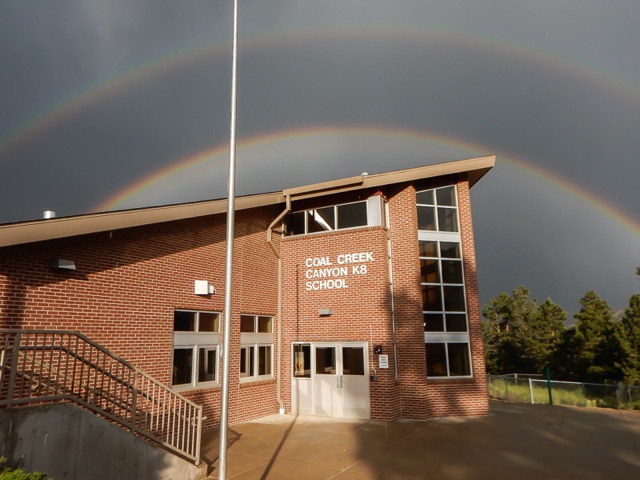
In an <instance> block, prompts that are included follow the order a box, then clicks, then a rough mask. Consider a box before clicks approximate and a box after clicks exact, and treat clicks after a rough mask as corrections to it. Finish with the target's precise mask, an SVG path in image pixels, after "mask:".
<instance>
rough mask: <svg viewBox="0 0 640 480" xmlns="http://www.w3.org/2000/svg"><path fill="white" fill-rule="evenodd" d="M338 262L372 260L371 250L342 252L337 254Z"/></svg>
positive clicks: (341, 263)
mask: <svg viewBox="0 0 640 480" xmlns="http://www.w3.org/2000/svg"><path fill="white" fill-rule="evenodd" d="M337 261H338V264H340V265H343V264H345V263H365V262H373V252H359V253H343V254H342V255H338V258H337Z"/></svg>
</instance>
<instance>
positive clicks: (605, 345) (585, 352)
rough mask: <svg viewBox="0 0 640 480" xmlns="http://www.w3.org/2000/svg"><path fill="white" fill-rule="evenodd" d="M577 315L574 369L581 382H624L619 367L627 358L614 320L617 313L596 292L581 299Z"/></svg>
mask: <svg viewBox="0 0 640 480" xmlns="http://www.w3.org/2000/svg"><path fill="white" fill-rule="evenodd" d="M580 305H581V309H580V311H579V312H578V313H576V315H575V318H576V325H575V338H574V339H573V341H574V345H573V348H574V349H576V348H577V349H578V350H579V352H580V355H579V357H578V358H574V359H573V360H574V362H575V363H574V365H573V367H574V370H575V372H576V373H577V374H578V376H579V377H580V379H581V381H586V382H594V383H604V382H607V381H610V382H618V381H621V380H622V372H621V369H620V368H619V365H620V361H621V358H622V355H623V352H622V343H623V339H622V338H621V335H620V333H621V332H620V329H619V327H618V326H617V325H616V322H615V320H614V315H613V310H612V309H611V307H610V306H609V305H608V304H607V302H606V301H604V300H603V299H601V298H600V297H599V296H598V295H597V294H596V293H595V292H592V291H589V292H587V293H586V294H585V296H584V297H582V299H581V300H580Z"/></svg>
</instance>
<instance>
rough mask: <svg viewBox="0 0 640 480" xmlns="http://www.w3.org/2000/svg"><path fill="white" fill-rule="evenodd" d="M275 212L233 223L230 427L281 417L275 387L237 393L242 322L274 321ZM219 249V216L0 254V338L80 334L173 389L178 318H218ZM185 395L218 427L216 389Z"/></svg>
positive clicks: (221, 252) (240, 215)
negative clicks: (201, 313)
mask: <svg viewBox="0 0 640 480" xmlns="http://www.w3.org/2000/svg"><path fill="white" fill-rule="evenodd" d="M278 212H279V209H278V208H275V209H274V208H264V209H256V210H252V211H251V212H246V211H241V212H237V214H236V220H237V222H236V238H237V239H236V243H235V255H234V275H235V281H234V292H233V312H232V313H233V316H232V322H233V323H232V337H231V347H232V348H231V351H230V355H231V368H230V372H231V374H230V382H231V383H230V385H231V389H230V405H231V407H232V410H231V411H232V414H231V415H230V421H231V422H239V421H242V420H246V419H249V418H255V417H259V416H263V415H266V414H270V413H274V412H277V402H276V400H275V397H276V394H275V381H269V382H266V383H265V382H261V384H260V385H259V386H258V385H253V384H251V385H249V384H243V385H241V386H238V368H239V367H238V361H239V352H240V350H239V343H240V333H239V316H240V314H241V313H252V314H264V315H274V316H275V315H276V312H277V301H276V299H277V282H276V279H277V277H276V257H275V255H274V253H273V251H272V250H271V248H270V247H269V245H268V243H267V241H266V229H267V227H268V225H269V223H270V222H271V221H272V219H273V218H275V216H276V215H277V214H278ZM224 240H225V216H224V215H217V216H214V217H205V218H200V219H191V220H183V221H176V222H171V223H164V224H157V225H151V226H144V227H138V228H130V229H124V230H118V231H114V232H104V233H96V234H91V235H85V236H78V237H72V238H68V239H59V240H52V241H46V242H39V243H34V244H28V245H22V246H14V247H8V248H3V249H0V328H50V329H70V330H79V331H80V332H81V333H83V334H85V335H87V336H88V337H89V338H91V339H92V340H94V341H96V342H98V343H99V344H101V345H103V346H105V347H107V348H108V349H109V350H111V351H112V352H113V353H115V354H116V355H119V356H121V357H123V358H124V359H125V360H128V361H130V362H131V363H133V364H134V365H136V366H138V367H139V368H141V369H142V370H143V371H145V372H147V373H148V374H150V375H152V376H153V377H154V378H156V379H158V380H159V381H161V382H163V383H165V384H170V382H171V359H172V347H173V312H174V310H175V309H176V308H184V309H196V310H197V309H200V310H214V311H219V312H222V308H223V303H224V302H223V299H224V265H225V261H224V259H225V241H224ZM53 258H62V259H66V260H73V261H75V264H76V268H77V269H76V270H75V271H54V270H52V269H51V268H50V267H49V261H50V260H51V259H53ZM194 280H208V281H209V283H210V284H212V285H214V286H215V288H216V290H217V292H216V294H215V295H212V296H210V297H200V296H197V295H194V293H193V288H194ZM221 328H222V327H221ZM221 331H222V330H221ZM275 335H276V333H275V332H274V337H275ZM274 348H275V345H274ZM274 353H275V355H277V354H278V352H274ZM185 395H186V396H187V397H190V398H192V399H194V400H196V401H198V402H201V403H203V405H204V407H205V412H204V414H205V415H206V416H207V420H206V425H207V426H209V427H211V426H213V425H214V424H216V423H217V422H218V419H219V403H220V389H219V388H212V389H204V390H195V391H191V392H186V393H185ZM256 398H261V399H262V400H261V401H256Z"/></svg>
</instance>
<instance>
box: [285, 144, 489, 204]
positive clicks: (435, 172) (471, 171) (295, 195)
mask: <svg viewBox="0 0 640 480" xmlns="http://www.w3.org/2000/svg"><path fill="white" fill-rule="evenodd" d="M495 163H496V156H495V155H490V156H487V157H479V158H470V159H468V160H458V161H455V162H448V163H440V164H436V165H427V166H424V167H416V168H408V169H405V170H396V171H394V172H387V173H377V174H371V175H359V176H357V177H350V178H345V179H342V180H337V181H335V182H323V183H316V184H313V185H308V186H305V187H296V188H289V189H286V190H283V191H282V193H283V194H284V195H285V196H286V195H290V196H291V197H292V200H303V199H305V198H313V197H318V196H322V195H327V194H330V193H331V194H333V193H341V192H348V191H351V190H361V189H364V188H373V187H381V186H384V185H392V184H395V183H405V182H413V181H415V180H423V179H427V178H434V177H442V176H446V175H459V174H466V175H467V178H468V180H469V186H470V187H472V186H473V185H475V184H476V183H477V182H478V180H480V179H481V178H482V177H483V176H484V175H485V174H486V173H487V172H488V171H489V170H491V169H492V168H493V167H494V165H495Z"/></svg>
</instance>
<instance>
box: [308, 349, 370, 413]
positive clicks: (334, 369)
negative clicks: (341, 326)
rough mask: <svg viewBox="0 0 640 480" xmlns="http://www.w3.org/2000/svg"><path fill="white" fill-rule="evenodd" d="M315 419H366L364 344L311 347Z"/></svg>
mask: <svg viewBox="0 0 640 480" xmlns="http://www.w3.org/2000/svg"><path fill="white" fill-rule="evenodd" d="M311 358H312V362H313V363H312V372H313V373H312V375H311V381H312V384H313V410H314V413H315V414H316V415H326V416H331V417H343V418H370V409H369V368H368V364H367V344H366V343H354V342H349V343H315V344H311Z"/></svg>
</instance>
